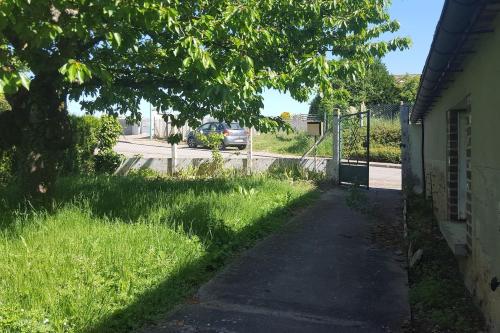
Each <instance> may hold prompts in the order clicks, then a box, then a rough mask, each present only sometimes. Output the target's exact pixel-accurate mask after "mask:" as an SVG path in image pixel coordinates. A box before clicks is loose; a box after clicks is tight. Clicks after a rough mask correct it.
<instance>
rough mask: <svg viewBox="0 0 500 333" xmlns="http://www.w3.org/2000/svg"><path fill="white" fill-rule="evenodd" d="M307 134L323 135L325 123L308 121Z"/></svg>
mask: <svg viewBox="0 0 500 333" xmlns="http://www.w3.org/2000/svg"><path fill="white" fill-rule="evenodd" d="M307 134H308V135H311V136H321V135H323V122H321V121H308V122H307Z"/></svg>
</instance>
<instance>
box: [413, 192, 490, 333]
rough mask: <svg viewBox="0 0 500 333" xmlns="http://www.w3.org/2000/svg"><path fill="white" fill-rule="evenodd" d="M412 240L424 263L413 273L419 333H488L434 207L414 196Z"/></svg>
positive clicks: (414, 249) (414, 310)
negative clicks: (434, 213)
mask: <svg viewBox="0 0 500 333" xmlns="http://www.w3.org/2000/svg"><path fill="white" fill-rule="evenodd" d="M409 203H410V204H409V208H408V237H409V241H410V242H411V248H412V250H413V251H416V250H418V249H422V250H423V256H422V259H421V261H420V262H419V263H418V264H417V265H416V266H413V267H412V268H411V269H410V271H409V280H410V295H409V296H410V305H411V307H412V313H413V314H414V320H413V322H414V326H415V327H414V328H415V331H416V332H431V331H432V332H443V333H448V332H454V333H455V332H456V333H475V332H484V331H486V330H485V323H484V319H483V317H482V315H481V313H480V312H479V310H478V309H477V308H476V307H475V305H474V303H473V301H472V299H471V296H470V294H469V293H468V291H467V290H466V288H465V286H464V284H463V280H462V274H461V273H460V270H459V267H458V263H457V261H456V258H455V257H454V255H453V253H452V252H451V250H450V248H449V247H448V244H447V242H446V240H445V239H444V238H443V237H442V235H441V232H440V230H439V226H438V223H437V221H436V220H435V218H434V215H433V212H432V208H431V205H430V203H428V202H426V201H425V199H424V198H421V197H417V196H412V197H410V199H409Z"/></svg>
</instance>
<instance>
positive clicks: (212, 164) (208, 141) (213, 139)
mask: <svg viewBox="0 0 500 333" xmlns="http://www.w3.org/2000/svg"><path fill="white" fill-rule="evenodd" d="M196 138H197V140H198V141H199V142H201V143H202V144H203V145H204V146H207V147H209V148H210V149H211V150H212V158H211V160H210V161H209V162H205V163H202V164H201V165H200V167H199V168H198V176H220V175H222V174H223V171H224V158H223V156H222V154H221V152H220V148H221V146H222V143H221V142H222V140H224V135H222V134H221V133H217V132H213V133H209V134H208V135H204V134H202V133H197V134H196Z"/></svg>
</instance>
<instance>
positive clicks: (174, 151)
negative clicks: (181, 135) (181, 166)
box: [171, 126, 177, 176]
mask: <svg viewBox="0 0 500 333" xmlns="http://www.w3.org/2000/svg"><path fill="white" fill-rule="evenodd" d="M171 130H172V135H174V134H177V127H175V126H172V128H171ZM171 147H172V167H171V174H172V176H173V175H174V174H175V172H176V169H177V144H176V143H174V144H172V146H171Z"/></svg>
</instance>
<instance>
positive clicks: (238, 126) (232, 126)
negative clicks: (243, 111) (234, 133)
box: [230, 123, 241, 130]
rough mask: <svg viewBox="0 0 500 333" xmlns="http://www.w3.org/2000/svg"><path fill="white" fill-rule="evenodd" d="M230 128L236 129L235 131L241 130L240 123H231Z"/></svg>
mask: <svg viewBox="0 0 500 333" xmlns="http://www.w3.org/2000/svg"><path fill="white" fill-rule="evenodd" d="M230 127H231V129H234V130H237V129H241V126H240V124H238V123H231V125H230Z"/></svg>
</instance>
